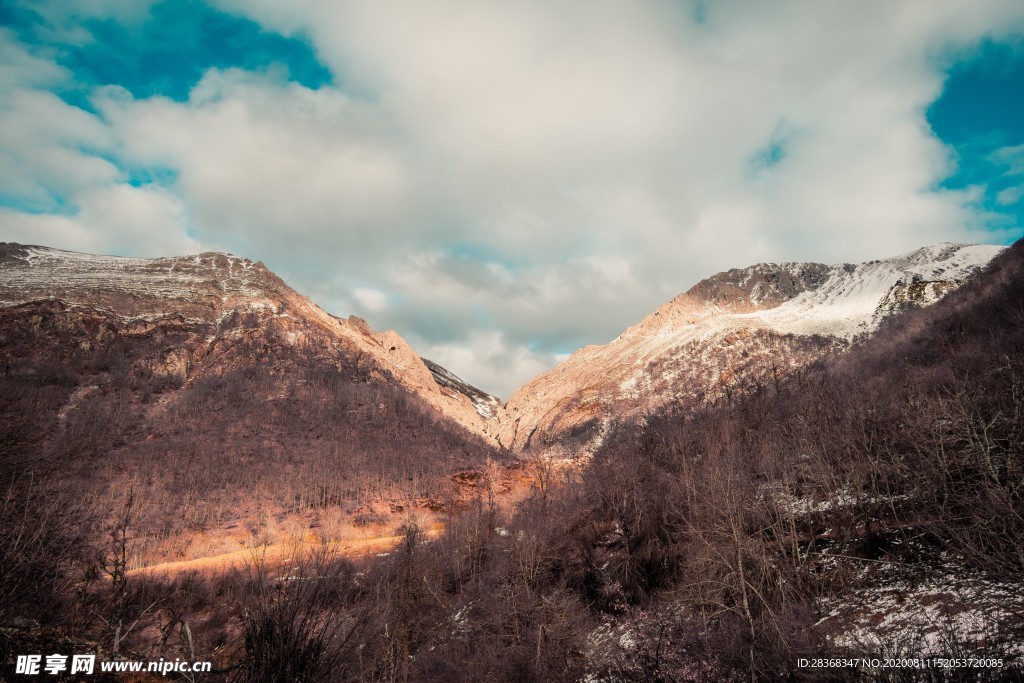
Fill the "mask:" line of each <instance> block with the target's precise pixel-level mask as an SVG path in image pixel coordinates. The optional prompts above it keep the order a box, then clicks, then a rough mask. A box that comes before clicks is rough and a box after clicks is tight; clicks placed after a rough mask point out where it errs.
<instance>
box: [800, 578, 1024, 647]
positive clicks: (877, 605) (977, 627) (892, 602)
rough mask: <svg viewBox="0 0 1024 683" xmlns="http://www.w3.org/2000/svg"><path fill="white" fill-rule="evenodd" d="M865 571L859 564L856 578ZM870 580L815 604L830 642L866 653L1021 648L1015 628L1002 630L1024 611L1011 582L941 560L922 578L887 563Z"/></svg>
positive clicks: (1021, 594) (1020, 590)
mask: <svg viewBox="0 0 1024 683" xmlns="http://www.w3.org/2000/svg"><path fill="white" fill-rule="evenodd" d="M872 569H873V567H872V566H870V565H866V566H865V567H864V568H863V569H862V571H861V574H862V576H867V575H868V574H869V573H870V572H871V570H872ZM870 584H871V585H869V586H868V587H864V588H855V589H854V590H853V591H852V592H851V593H848V594H845V595H843V596H841V597H840V598H839V599H832V600H825V601H823V602H822V604H821V608H822V612H823V614H824V617H822V619H821V620H820V621H819V622H818V625H819V626H820V627H822V628H824V629H825V630H826V631H831V635H830V636H829V639H830V640H831V642H832V643H833V644H834V645H837V646H839V647H846V648H850V649H851V650H855V651H858V652H861V653H866V654H870V655H873V656H883V655H892V656H898V655H918V654H920V655H925V656H957V655H960V656H963V652H964V651H965V650H970V649H971V648H972V647H973V649H974V651H975V652H976V654H979V655H984V656H1007V655H1021V654H1024V646H1022V645H1021V644H1020V641H1019V640H1018V639H1017V638H1018V637H1019V634H1016V636H1015V634H1014V633H1012V632H1010V631H1008V630H1007V629H1008V625H1013V624H1020V622H1021V618H1022V615H1024V587H1022V586H1021V585H1019V584H1018V585H1011V584H1008V583H1003V582H999V581H995V580H993V579H991V578H987V577H985V576H984V575H982V574H981V573H980V572H977V571H972V570H970V569H969V568H967V567H965V566H964V565H963V563H957V562H953V561H950V560H948V558H947V559H946V561H944V562H943V563H942V564H941V566H940V568H939V570H938V571H936V572H934V573H932V574H931V575H928V576H926V577H923V578H922V577H911V576H909V575H906V573H902V574H901V571H900V570H899V568H898V567H894V568H893V569H892V570H890V571H887V572H881V574H880V575H876V576H875V577H874V578H873V579H872V580H871V581H870ZM979 647H980V648H981V649H982V651H978V649H977V648H979Z"/></svg>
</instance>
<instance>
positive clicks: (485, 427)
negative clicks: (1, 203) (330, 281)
mask: <svg viewBox="0 0 1024 683" xmlns="http://www.w3.org/2000/svg"><path fill="white" fill-rule="evenodd" d="M33 302H53V303H54V304H56V305H59V306H62V307H68V308H69V309H71V310H75V311H79V312H81V313H82V314H84V315H89V316H97V315H98V316H100V318H101V319H104V320H108V321H109V322H106V323H95V324H97V325H99V326H100V328H102V326H103V324H115V325H116V326H119V327H121V328H124V329H123V330H121V332H123V333H125V334H135V335H138V334H147V333H150V332H151V331H153V330H158V329H159V328H161V327H162V326H165V325H166V324H174V325H176V326H177V327H178V328H180V330H181V331H183V333H184V334H185V335H186V336H185V338H184V339H182V340H181V341H179V342H178V343H177V344H175V345H174V346H173V347H171V348H169V349H168V351H167V354H166V358H165V359H164V362H163V363H162V364H161V367H160V368H157V370H158V371H160V372H164V371H166V372H173V373H175V374H176V375H179V376H180V377H181V378H182V379H186V378H187V377H188V376H189V373H190V371H191V368H192V367H193V366H195V367H198V366H199V364H201V363H202V362H203V361H209V359H212V358H219V357H220V356H219V355H218V351H223V350H224V349H225V348H227V347H229V346H231V345H232V344H237V343H239V342H242V341H246V342H248V343H250V344H251V343H253V342H256V343H258V344H260V345H262V347H264V348H267V349H271V350H272V349H273V348H274V347H275V346H280V347H284V348H287V347H295V348H303V349H314V350H315V352H316V353H317V354H319V355H320V356H322V357H323V359H324V360H330V358H331V357H332V355H333V356H339V357H340V356H348V357H352V356H353V355H355V356H358V357H360V358H363V359H369V360H368V361H366V362H369V363H371V364H373V365H374V366H375V367H376V371H377V372H378V374H379V375H380V376H381V378H382V379H383V374H382V373H386V374H387V375H388V376H389V377H390V378H392V379H393V380H394V381H397V382H398V383H399V384H401V385H402V386H404V387H405V388H406V389H408V390H409V391H411V392H413V393H414V394H415V395H417V396H419V397H420V398H422V399H423V400H425V401H426V402H427V403H428V404H429V405H431V406H433V407H434V408H436V409H437V410H438V411H440V412H441V413H442V414H443V415H445V416H447V417H448V418H451V419H452V420H454V421H455V422H457V423H458V424H460V425H462V427H464V428H466V429H468V430H470V431H471V432H473V433H475V434H479V435H487V434H488V433H493V431H494V425H496V423H495V422H494V420H493V415H491V414H489V413H488V411H487V410H483V409H481V408H480V406H488V405H498V401H497V399H494V398H493V397H490V396H488V395H487V394H485V393H484V392H482V391H480V390H478V389H475V388H473V387H470V386H469V385H467V384H465V383H464V382H461V381H459V382H443V380H442V382H443V386H442V383H439V382H438V381H435V377H437V376H444V374H445V373H447V371H445V370H444V369H443V368H439V366H435V365H434V364H431V367H429V368H428V366H427V365H426V364H425V363H424V361H423V360H422V359H421V358H420V357H419V356H418V355H417V354H416V352H415V351H413V349H412V348H411V347H410V346H409V344H408V343H406V342H405V340H404V339H402V337H401V336H399V335H398V334H397V333H396V332H394V331H392V330H388V331H385V332H375V331H374V330H372V329H371V328H370V326H369V325H368V324H367V323H366V322H365V321H364V320H362V319H360V318H357V317H355V316H352V317H349V318H347V319H341V318H337V317H335V316H332V315H330V314H329V313H327V312H326V311H324V310H323V309H321V308H320V307H319V306H317V305H316V304H314V303H313V302H312V301H310V300H309V299H308V298H307V297H305V296H302V295H301V294H299V293H297V292H296V291H295V290H293V289H291V288H290V287H288V286H287V285H286V284H285V283H284V282H283V281H282V280H281V279H280V278H278V277H277V276H276V275H274V274H273V273H272V272H270V271H269V270H268V269H267V268H266V267H265V266H264V265H263V264H262V263H254V262H252V261H249V260H248V259H244V258H240V257H238V256H234V255H231V254H223V253H213V252H208V253H203V254H198V255H195V256H181V257H167V258H126V257H118V256H96V255H91V254H81V253H76V252H70V251H61V250H58V249H51V248H48V247H38V246H25V245H19V244H13V243H0V308H8V309H9V308H12V307H16V306H21V305H26V304H29V303H33ZM82 324H83V325H84V324H86V323H84V322H83V323H82ZM90 324H91V323H90ZM255 336H259V339H258V340H256V339H255ZM221 355H222V354H221ZM219 362H224V361H219ZM447 374H448V375H450V373H447ZM452 377H453V376H452ZM456 379H457V378H456Z"/></svg>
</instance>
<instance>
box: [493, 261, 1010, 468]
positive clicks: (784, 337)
mask: <svg viewBox="0 0 1024 683" xmlns="http://www.w3.org/2000/svg"><path fill="white" fill-rule="evenodd" d="M999 251H1000V248H999V247H990V246H964V245H953V244H940V245H935V246H933V247H926V248H924V249H920V250H918V251H915V252H912V253H910V254H905V255H902V256H898V257H895V258H891V259H886V260H883V261H872V262H869V263H863V264H860V265H850V264H841V265H836V266H826V265H822V264H817V263H810V264H796V263H785V264H759V265H755V266H751V267H749V268H744V269H734V270H730V271H727V272H724V273H720V274H718V275H715V276H714V277H711V278H708V279H706V280H704V281H702V282H700V283H698V284H697V285H695V286H694V287H693V288H692V289H690V290H689V291H688V292H687V293H686V294H681V295H679V296H677V297H676V298H675V299H673V300H672V301H670V302H668V303H667V304H665V305H663V306H662V307H661V308H659V309H658V310H657V311H655V312H654V313H652V314H651V315H649V316H647V317H646V318H644V319H643V320H642V321H641V322H640V323H639V324H637V325H635V326H634V327H631V328H629V329H628V330H626V331H625V332H624V333H623V334H622V335H621V336H619V337H618V338H617V339H615V340H614V341H612V342H610V343H608V344H606V345H603V346H588V347H586V348H583V349H581V350H579V351H577V352H576V353H574V354H573V355H572V356H571V357H570V358H569V359H568V360H566V361H565V362H564V363H562V364H560V365H558V366H557V367H555V368H554V369H552V370H551V371H549V372H547V373H545V374H543V375H541V376H540V377H537V378H536V379H534V380H532V381H530V382H529V383H527V384H526V385H524V386H523V387H521V388H520V389H519V390H518V391H516V393H515V394H513V395H512V397H511V398H510V399H509V401H508V403H507V405H506V409H507V418H506V419H505V421H504V422H503V424H502V428H501V432H500V435H499V438H500V440H501V443H502V444H504V445H506V446H508V447H510V448H512V449H513V450H522V449H525V448H531V447H533V448H540V449H542V450H553V452H554V453H555V454H556V455H557V454H562V455H569V456H571V455H574V454H579V453H589V452H592V451H593V449H594V448H596V447H597V446H598V445H599V444H600V443H601V441H602V439H603V438H604V436H605V434H606V433H607V431H608V429H609V428H610V427H611V425H612V423H613V422H614V421H616V420H619V421H621V420H634V421H642V420H643V419H644V417H645V416H646V415H650V414H652V413H653V412H655V411H656V410H658V409H659V408H661V407H663V406H666V405H669V404H673V403H679V402H683V403H694V402H696V403H702V402H713V401H716V400H719V399H722V398H728V397H729V396H730V395H732V394H734V393H735V392H737V391H743V390H744V389H745V388H747V387H750V386H752V385H753V386H756V385H757V384H758V383H762V384H763V383H770V382H774V381H778V380H780V379H781V378H782V377H784V376H786V375H787V374H789V373H791V372H792V371H793V370H794V369H796V368H798V367H800V366H802V365H804V364H806V363H807V362H809V361H811V360H814V359H817V358H820V357H822V356H823V355H826V354H829V353H831V352H834V351H837V350H840V349H843V348H846V347H847V346H848V345H849V344H850V343H851V341H853V340H854V339H856V338H857V337H859V336H863V335H866V334H869V333H871V332H872V331H873V330H874V329H875V328H876V327H877V326H878V324H879V323H880V322H881V321H882V320H883V319H885V318H886V317H887V316H889V315H891V314H893V313H896V312H898V311H901V310H903V309H905V308H907V307H913V306H917V305H927V304H930V303H932V302H934V301H937V300H938V299H939V298H940V297H941V296H942V295H944V294H945V293H946V292H948V291H950V290H952V289H955V288H956V287H958V286H959V285H960V284H962V283H963V282H964V281H965V280H966V279H967V278H968V277H970V275H972V274H973V273H975V272H976V271H977V270H978V269H979V268H980V267H981V266H983V265H984V264H985V263H987V262H988V261H989V260H990V259H991V258H992V257H994V256H995V255H996V254H997V253H999Z"/></svg>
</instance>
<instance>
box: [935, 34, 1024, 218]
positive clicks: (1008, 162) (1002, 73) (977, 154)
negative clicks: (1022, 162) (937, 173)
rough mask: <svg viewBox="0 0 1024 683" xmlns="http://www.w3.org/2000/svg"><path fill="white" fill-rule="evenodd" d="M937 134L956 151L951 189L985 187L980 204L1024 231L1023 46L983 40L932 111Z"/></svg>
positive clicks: (962, 63) (950, 79)
mask: <svg viewBox="0 0 1024 683" xmlns="http://www.w3.org/2000/svg"><path fill="white" fill-rule="evenodd" d="M927 117H928V123H929V124H930V125H931V127H932V130H933V131H934V132H935V134H936V135H937V136H938V137H939V138H940V139H941V140H942V141H943V142H945V143H946V144H947V145H949V146H950V147H952V148H953V150H954V151H955V153H956V158H957V162H958V167H957V169H956V172H955V173H954V174H953V175H951V176H950V177H949V178H947V179H946V180H945V181H943V183H942V184H941V187H943V188H948V189H963V188H967V187H972V186H978V187H983V188H984V194H983V195H982V198H981V200H980V201H981V204H982V206H983V207H984V208H985V209H986V210H989V211H992V212H996V213H1001V214H1003V215H1004V216H1006V220H1005V222H1006V226H1005V227H1007V228H1011V229H1015V230H1016V232H1014V233H1013V236H1014V237H1019V236H1020V235H1021V232H1022V229H1024V201H1022V200H1024V193H1021V192H1017V191H1016V190H1015V188H1020V187H1021V185H1022V184H1024V177H1022V175H1021V174H1019V173H1014V172H1013V170H1014V168H1015V166H1014V163H1013V160H1014V155H1013V149H1014V148H1018V147H1020V146H1021V145H1024V44H1021V43H1016V44H1005V43H993V42H985V43H982V44H981V45H979V46H978V48H977V49H976V50H975V51H973V52H972V53H971V54H970V55H969V56H968V57H967V58H966V59H963V60H961V61H960V62H958V63H957V64H955V65H954V66H953V68H952V69H951V70H950V72H949V77H948V80H947V81H946V87H945V89H944V90H943V93H942V96H941V97H939V99H938V100H936V101H935V103H934V104H933V105H932V106H931V107H930V108H929V109H928V112H927Z"/></svg>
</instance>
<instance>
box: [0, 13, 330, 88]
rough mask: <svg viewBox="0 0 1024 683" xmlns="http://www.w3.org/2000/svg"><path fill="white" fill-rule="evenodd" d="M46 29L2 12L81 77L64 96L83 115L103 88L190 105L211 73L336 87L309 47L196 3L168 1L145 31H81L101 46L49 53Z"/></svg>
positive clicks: (110, 25) (121, 27)
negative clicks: (263, 74)
mask: <svg viewBox="0 0 1024 683" xmlns="http://www.w3.org/2000/svg"><path fill="white" fill-rule="evenodd" d="M40 22H41V19H40V17H39V16H38V15H37V14H36V13H34V12H32V11H31V10H28V9H24V8H21V9H18V8H7V9H6V10H3V11H2V12H0V23H4V24H7V25H10V26H12V27H13V28H14V29H15V31H16V32H17V33H18V35H19V37H20V38H21V39H22V40H23V41H24V42H26V43H28V44H30V45H35V46H37V47H40V46H43V47H48V48H52V49H54V50H55V57H56V59H57V61H58V62H59V63H60V64H61V65H63V66H65V67H67V68H68V69H69V70H70V71H71V72H72V73H74V75H75V84H74V85H72V86H70V87H69V88H68V89H66V90H65V91H63V92H61V93H60V94H61V95H62V96H63V97H64V98H65V99H66V100H67V101H68V102H69V103H71V104H74V105H75V106H81V107H83V108H88V100H87V95H88V92H89V91H90V90H91V89H92V88H93V87H94V86H97V85H119V86H122V87H124V88H125V89H127V90H128V91H129V92H131V93H132V95H133V96H134V97H136V98H139V99H142V98H146V97H150V96H153V95H162V96H165V97H169V98H171V99H174V100H177V101H184V100H186V99H187V98H188V93H189V91H190V90H191V89H192V87H193V86H194V85H195V84H196V83H197V82H198V81H199V79H200V78H201V77H202V75H203V73H204V72H205V71H206V70H208V69H210V68H222V69H223V68H231V67H237V68H241V69H246V70H261V69H265V68H267V67H268V66H270V65H283V66H284V67H285V68H287V70H288V73H289V76H290V79H291V80H293V81H295V82H297V83H300V84H301V85H303V86H306V87H308V88H318V87H320V86H323V85H327V84H330V83H331V82H332V78H331V73H330V71H328V69H327V68H326V67H325V66H324V65H322V64H321V63H320V62H319V61H318V60H317V58H316V55H315V53H314V51H313V49H312V47H311V46H310V45H309V44H308V43H307V42H305V41H304V40H301V39H297V38H287V37H284V36H282V35H279V34H276V33H268V32H266V31H264V30H263V29H262V28H260V26H259V25H258V24H256V23H255V22H253V21H250V20H248V19H245V18H242V17H237V16H233V15H230V14H225V13H223V12H219V11H217V10H215V9H213V8H211V7H209V6H208V5H206V4H204V3H202V2H196V1H194V0H165V1H164V2H161V3H159V4H157V5H155V6H154V7H153V8H152V9H151V11H150V16H149V19H148V20H146V21H144V22H142V23H141V24H138V25H125V24H123V23H120V22H118V21H114V20H87V21H85V22H83V23H82V27H83V28H85V29H87V30H88V31H89V33H91V34H92V36H93V38H94V40H93V41H91V42H88V43H86V44H84V45H46V43H45V38H42V37H44V36H46V35H47V32H46V31H44V30H42V28H43V27H42V26H41V24H40Z"/></svg>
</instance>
